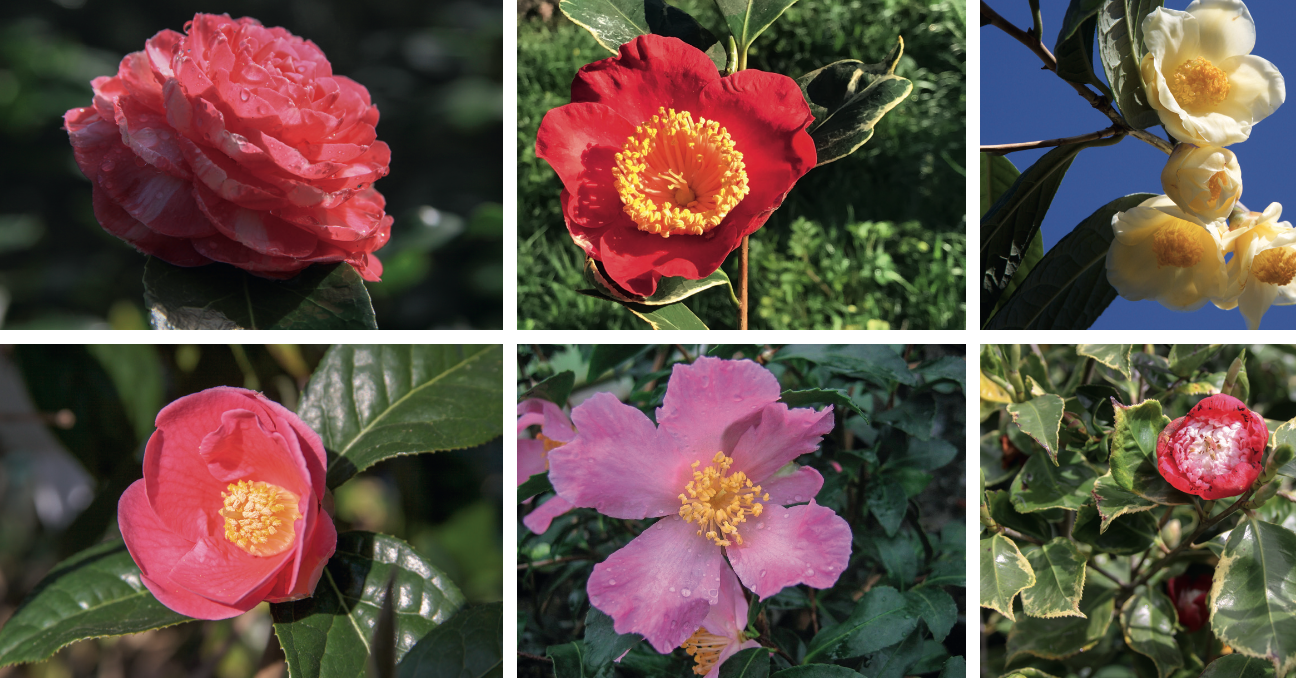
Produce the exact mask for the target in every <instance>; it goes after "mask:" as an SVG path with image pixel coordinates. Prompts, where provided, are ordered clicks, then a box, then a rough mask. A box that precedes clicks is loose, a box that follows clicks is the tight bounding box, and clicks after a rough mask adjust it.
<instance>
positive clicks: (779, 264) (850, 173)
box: [517, 0, 966, 329]
mask: <svg viewBox="0 0 1296 678" xmlns="http://www.w3.org/2000/svg"><path fill="white" fill-rule="evenodd" d="M672 4H675V5H677V6H678V7H680V8H681V9H683V10H685V11H687V12H689V13H690V14H692V15H693V17H694V18H696V19H697V20H698V21H699V22H701V23H702V24H703V25H704V26H706V27H707V28H709V29H710V30H711V31H712V32H713V33H715V34H717V35H720V34H721V31H720V27H721V26H722V25H723V23H722V21H721V18H720V15H719V13H718V12H717V10H716V8H715V4H714V3H713V2H711V1H710V0H676V1H675V2H673V3H672ZM965 16H966V8H965V6H964V3H963V2H962V0H845V1H842V0H800V1H799V2H797V3H796V4H795V5H793V6H792V7H791V8H790V9H788V10H787V12H786V13H785V14H784V15H783V16H782V17H781V18H780V19H779V20H778V21H776V22H774V25H773V26H772V27H770V29H769V30H768V31H766V32H765V33H763V34H762V35H761V36H760V37H759V38H757V40H756V42H755V44H754V45H753V46H752V49H751V52H750V53H749V67H750V68H756V69H760V70H764V71H772V72H775V73H783V74H785V75H789V76H791V77H799V76H801V75H803V74H805V73H807V72H809V71H812V70H814V69H816V68H818V67H820V66H823V65H826V64H829V63H831V62H834V61H838V60H841V59H859V60H861V61H864V62H866V63H872V62H876V61H880V60H881V59H882V57H883V56H885V55H886V53H887V51H888V50H889V49H891V47H892V46H893V45H894V44H895V40H896V36H897V35H900V36H903V37H904V40H905V53H904V58H903V59H902V61H901V62H900V66H899V68H898V69H897V71H896V74H897V75H901V76H903V77H906V78H909V79H910V80H912V81H913V84H914V90H913V93H912V94H911V95H910V96H909V98H908V99H906V100H905V101H903V102H901V103H900V105H899V106H897V107H896V108H895V109H893V110H892V111H891V112H890V113H888V114H887V115H886V117H885V118H883V119H882V122H881V123H880V124H879V125H878V126H877V130H876V132H875V134H874V135H873V138H872V139H871V140H870V141H869V142H868V143H867V144H865V145H864V146H863V147H862V148H860V150H858V151H856V152H855V154H854V155H851V156H849V157H847V158H845V159H843V160H839V161H837V162H834V163H831V164H828V165H825V166H823V167H820V168H817V169H813V170H811V171H810V173H809V174H807V175H806V176H805V178H803V179H802V180H801V181H800V182H798V183H797V185H796V187H795V188H793V189H792V192H791V194H790V195H788V197H787V199H786V200H785V201H784V203H783V206H782V207H781V208H780V209H779V210H778V211H777V212H775V213H774V215H773V216H772V217H771V218H770V220H769V222H768V223H767V224H766V225H765V227H764V228H762V229H761V230H760V231H758V232H757V233H756V234H755V235H753V236H752V238H751V267H752V273H751V277H750V278H749V289H750V295H751V300H752V301H751V303H752V311H751V313H750V315H749V319H750V326H751V328H753V329H756V328H778V329H808V328H815V329H886V328H892V329H901V328H909V329H935V328H959V329H961V328H962V327H963V326H964V315H965V313H966V305H965V302H964V267H965V263H964V261H965V251H966V245H965V235H964V234H965V215H964V199H963V196H964V188H965V183H966V182H965V178H964V168H963V167H962V161H963V160H962V159H963V152H964V148H965V143H966V142H965V138H964V128H965V127H964V126H965V121H964V109H965V106H966V98H965V73H966V66H965V61H964V39H965V35H964V34H965V29H964V20H965ZM610 56H611V54H610V53H609V52H608V51H607V50H605V49H603V48H602V47H601V46H599V44H598V43H597V42H596V41H595V40H594V38H593V36H591V35H590V34H589V33H588V32H586V31H585V30H584V29H582V28H580V27H578V26H576V25H575V24H573V23H571V22H570V21H568V20H567V19H566V18H565V17H564V16H563V15H562V13H561V12H560V11H558V9H557V6H556V2H551V1H550V0H520V2H519V3H518V138H517V148H518V328H519V329H554V328H570V329H646V327H647V326H646V325H645V324H644V323H643V321H641V320H639V319H638V318H636V317H634V316H633V315H632V314H631V313H630V312H629V311H627V310H625V309H623V308H621V307H620V306H618V305H617V304H613V303H611V302H608V301H604V300H601V299H594V298H591V297H586V296H583V295H580V294H578V293H577V292H576V290H578V289H583V288H587V287H589V285H587V284H586V283H585V282H584V279H583V277H582V274H581V268H582V265H583V261H584V253H583V252H582V251H581V250H580V248H578V247H577V246H576V245H575V244H573V243H572V241H571V237H570V236H569V235H568V234H567V229H566V226H565V225H564V223H563V218H562V213H561V211H560V208H559V205H558V194H559V192H560V191H561V189H562V185H561V183H560V182H559V181H558V177H557V175H556V174H554V172H553V170H552V169H550V167H549V165H548V163H546V162H544V161H543V160H538V159H537V158H536V157H535V133H536V130H537V129H538V128H539V126H540V120H541V119H542V118H543V117H544V114H545V112H546V111H548V110H549V109H551V108H554V107H556V106H561V105H563V104H566V103H568V102H569V100H570V87H571V81H572V78H573V77H574V76H575V74H576V71H577V70H578V69H579V68H580V67H581V66H583V65H585V64H587V63H589V62H591V61H595V60H598V59H603V58H606V57H610ZM724 270H725V272H726V273H727V274H728V275H729V277H730V278H731V279H732V280H734V284H735V287H736V286H737V280H738V256H737V255H736V254H735V255H732V256H730V258H729V260H728V261H727V262H726V263H725V265H724ZM685 303H686V304H687V305H688V306H689V308H690V309H692V310H693V311H694V313H696V314H697V315H698V316H699V317H700V318H701V319H702V321H703V322H705V323H706V324H707V325H708V326H709V327H712V328H736V327H737V308H736V307H735V306H734V304H733V303H732V302H731V301H729V299H728V295H727V294H726V293H725V292H724V291H722V290H712V291H708V292H704V293H702V294H699V295H697V296H694V297H691V298H689V299H688V300H687V301H686V302H685Z"/></svg>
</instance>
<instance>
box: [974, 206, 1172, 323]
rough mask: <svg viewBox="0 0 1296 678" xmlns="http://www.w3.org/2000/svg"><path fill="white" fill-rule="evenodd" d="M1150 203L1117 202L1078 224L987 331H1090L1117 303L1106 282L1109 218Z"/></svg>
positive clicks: (1001, 310) (1004, 304) (1027, 279)
mask: <svg viewBox="0 0 1296 678" xmlns="http://www.w3.org/2000/svg"><path fill="white" fill-rule="evenodd" d="M1151 197H1153V196H1152V194H1150V193H1135V194H1134V195H1127V196H1125V197H1123V198H1117V199H1116V200H1113V201H1111V202H1109V203H1107V204H1106V205H1104V206H1102V207H1101V208H1099V209H1098V211H1096V212H1094V213H1093V214H1092V215H1090V216H1089V218H1087V219H1085V220H1084V221H1082V222H1080V224H1079V225H1078V226H1076V227H1075V229H1073V230H1072V231H1071V232H1070V233H1068V234H1067V235H1066V236H1065V237H1063V238H1062V240H1060V241H1059V242H1058V243H1057V244H1056V245H1054V246H1053V248H1052V249H1050V250H1049V251H1048V253H1047V254H1045V255H1044V258H1043V259H1041V260H1040V263H1039V264H1037V265H1036V266H1035V268H1033V269H1032V270H1031V272H1030V274H1029V275H1027V276H1026V279H1025V280H1024V281H1022V284H1021V287H1020V288H1019V289H1018V291H1017V293H1016V294H1014V295H1013V296H1012V298H1011V299H1008V300H1007V301H1006V302H1004V303H1003V307H1002V308H1001V309H1000V310H999V311H998V312H997V313H995V315H994V317H992V318H990V321H989V322H988V323H986V324H985V329H990V330H1007V329H1030V330H1065V329H1088V327H1089V326H1090V325H1092V324H1093V322H1094V321H1095V320H1097V319H1098V316H1100V315H1102V312H1103V311H1105V310H1106V309H1107V306H1108V305H1109V304H1111V302H1112V300H1113V299H1115V298H1116V290H1115V288H1113V287H1112V286H1111V283H1110V282H1108V281H1107V264H1106V262H1107V250H1109V249H1111V242H1112V237H1113V236H1112V229H1111V218H1112V215H1114V214H1116V213H1117V212H1123V211H1125V210H1128V209H1130V208H1133V207H1136V206H1138V204H1139V203H1141V202H1143V201H1144V200H1147V199H1148V198H1151Z"/></svg>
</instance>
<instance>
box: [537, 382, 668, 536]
mask: <svg viewBox="0 0 1296 678" xmlns="http://www.w3.org/2000/svg"><path fill="white" fill-rule="evenodd" d="M572 421H573V422H574V423H575V424H576V430H577V431H579V433H578V434H577V435H576V437H575V438H574V439H573V440H572V441H571V442H569V443H567V444H566V445H563V446H562V447H558V448H554V449H553V450H551V451H550V452H549V480H550V481H551V482H552V483H553V486H554V490H555V491H557V493H558V494H560V495H562V496H563V497H564V498H566V499H567V500H568V501H570V502H571V503H572V504H574V505H576V506H584V507H590V508H596V509H598V511H599V513H602V514H604V515H608V516H612V517H613V518H631V519H639V518H646V517H656V516H665V515H670V514H674V513H677V512H678V511H679V506H680V500H679V494H680V492H682V491H683V490H684V486H685V485H687V484H688V481H689V480H690V479H691V478H692V470H691V469H690V468H689V464H691V463H692V462H693V459H692V458H685V457H684V455H683V454H681V452H680V450H679V448H678V447H676V445H675V441H674V440H672V439H671V437H670V436H669V435H667V434H665V433H662V432H659V431H658V429H657V427H656V426H653V423H652V421H651V420H649V419H648V417H647V416H646V415H644V413H643V412H640V411H639V410H638V409H635V408H634V407H631V406H629V405H626V404H624V403H622V402H621V401H619V400H617V398H616V396H614V395H612V394H610V393H597V394H595V395H594V396H593V397H592V398H590V399H589V400H586V401H585V402H583V403H581V404H580V405H578V406H577V407H576V409H574V410H572Z"/></svg>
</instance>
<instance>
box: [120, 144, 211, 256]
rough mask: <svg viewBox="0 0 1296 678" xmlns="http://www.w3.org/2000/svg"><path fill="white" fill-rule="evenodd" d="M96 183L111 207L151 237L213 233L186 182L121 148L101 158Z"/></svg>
mask: <svg viewBox="0 0 1296 678" xmlns="http://www.w3.org/2000/svg"><path fill="white" fill-rule="evenodd" d="M97 179H98V183H99V186H100V187H101V188H103V190H104V193H106V194H108V197H109V198H111V199H112V201H113V203H115V204H116V205H117V206H118V207H120V208H122V209H123V210H125V212H126V213H127V214H129V215H131V217H133V218H134V219H135V220H137V221H139V222H140V223H142V224H144V225H145V226H148V228H149V230H150V231H153V232H154V233H157V234H159V235H164V236H169V237H172V238H182V239H189V238H202V237H206V236H209V235H213V234H215V233H216V228H215V227H214V226H213V225H212V223H211V222H210V221H208V220H207V217H206V216H204V215H203V213H202V211H201V210H199V209H198V205H197V203H195V202H194V199H193V195H192V193H191V191H192V188H193V185H192V184H191V183H190V182H188V181H185V180H184V179H180V178H177V177H175V176H172V175H170V174H167V173H165V172H162V171H160V170H158V169H157V168H155V167H153V166H152V165H149V164H147V163H145V162H144V161H143V160H140V159H139V157H138V156H136V155H135V154H134V153H132V152H131V150H130V149H128V148H126V147H125V146H119V147H117V148H115V149H113V150H111V151H109V152H108V153H106V154H105V155H104V161H103V162H102V163H101V164H100V165H99V172H98V176H97Z"/></svg>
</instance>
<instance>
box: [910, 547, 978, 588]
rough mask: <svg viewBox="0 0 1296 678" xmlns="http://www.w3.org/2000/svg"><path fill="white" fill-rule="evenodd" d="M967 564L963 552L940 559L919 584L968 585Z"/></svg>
mask: <svg viewBox="0 0 1296 678" xmlns="http://www.w3.org/2000/svg"><path fill="white" fill-rule="evenodd" d="M965 566H966V563H965V558H964V556H963V554H962V553H960V554H958V555H957V556H956V557H954V558H952V559H950V560H938V561H936V564H935V565H932V571H931V574H929V575H927V578H926V579H924V580H923V581H922V583H921V584H919V586H967V574H966V573H965V571H964V567H965Z"/></svg>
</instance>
